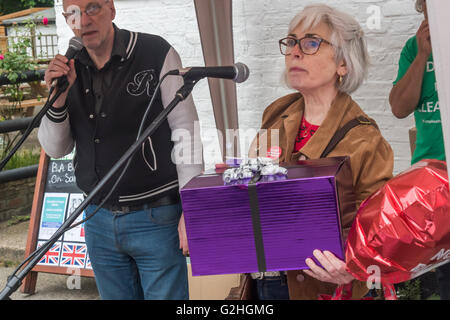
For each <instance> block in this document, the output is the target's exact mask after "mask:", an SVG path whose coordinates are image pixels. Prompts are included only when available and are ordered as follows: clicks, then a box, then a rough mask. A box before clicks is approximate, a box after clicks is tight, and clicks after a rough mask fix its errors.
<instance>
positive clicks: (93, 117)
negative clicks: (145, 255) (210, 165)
mask: <svg viewBox="0 0 450 320" xmlns="http://www.w3.org/2000/svg"><path fill="white" fill-rule="evenodd" d="M114 29H115V36H114V47H113V52H112V56H111V60H110V61H109V62H108V63H107V64H106V65H105V67H104V68H112V73H110V74H111V75H112V76H111V79H109V83H108V88H106V89H105V88H104V91H103V92H102V96H101V97H99V96H96V95H97V92H99V91H98V90H94V88H93V73H94V72H99V71H98V70H96V67H95V65H94V64H93V62H92V61H91V60H90V58H89V56H88V54H87V51H86V49H83V50H81V51H80V53H79V54H77V55H76V57H75V68H76V72H77V80H76V81H75V83H74V85H73V86H72V88H71V89H70V91H69V94H68V98H67V100H66V105H65V107H64V108H62V109H61V108H60V109H57V108H53V107H52V108H50V110H49V112H48V113H47V115H46V116H45V117H44V118H43V120H42V123H41V125H40V128H39V132H38V137H39V140H40V142H41V144H42V146H43V148H44V150H45V151H46V153H47V154H49V155H50V156H52V157H54V158H59V157H61V156H63V155H65V154H67V153H70V152H71V151H72V149H73V147H74V146H76V148H75V157H74V167H75V176H76V180H77V185H78V186H79V187H80V189H81V190H83V191H84V192H85V193H86V194H88V193H89V192H90V191H92V189H93V188H94V187H95V186H96V185H97V184H98V182H99V181H100V180H101V179H102V178H103V177H104V176H105V175H106V174H107V173H108V172H109V170H110V169H111V167H112V166H113V165H114V164H115V163H116V162H117V160H118V159H119V158H120V157H121V156H122V155H123V154H124V153H125V151H126V150H127V149H128V148H129V147H130V146H131V145H132V144H133V143H134V142H135V140H136V136H137V132H138V129H139V125H140V123H141V120H142V118H143V115H144V112H145V110H146V109H147V106H148V105H149V102H150V99H151V98H152V97H153V95H154V93H155V88H156V86H157V84H158V81H159V79H160V78H161V77H162V76H163V75H164V74H165V73H166V72H167V71H169V70H173V69H178V68H181V67H182V66H181V61H180V58H179V56H178V54H177V53H176V51H175V50H174V49H173V48H172V47H171V46H170V45H169V44H168V43H167V42H166V41H165V40H164V39H162V38H161V37H159V36H156V35H150V34H143V33H136V32H130V31H127V30H121V29H118V28H117V27H116V26H114ZM104 68H103V69H104ZM103 69H102V70H103ZM100 72H101V70H100ZM182 84H183V80H182V79H181V78H179V77H173V76H170V77H168V78H166V80H165V81H164V82H163V84H162V85H161V91H160V92H159V93H158V94H157V96H156V99H155V103H154V104H153V106H152V109H151V111H150V113H149V116H148V118H147V121H146V123H145V126H144V128H146V127H148V125H149V124H150V123H151V122H152V121H153V120H154V119H155V118H156V116H157V115H158V114H159V113H160V112H161V111H162V110H163V108H164V107H165V106H167V105H168V104H169V103H170V101H171V100H172V99H173V98H174V97H175V93H176V91H177V90H178V89H179V88H180V87H181V86H182ZM100 98H101V100H100V101H101V103H100V104H98V103H96V101H97V100H96V99H100ZM195 125H197V126H198V116H197V113H196V110H195V106H194V103H193V99H192V96H189V98H188V99H186V100H185V101H184V102H182V103H180V104H179V105H178V106H177V107H176V108H175V109H174V110H173V111H172V112H171V114H170V115H169V117H168V120H166V121H165V122H164V123H163V124H162V125H161V126H160V127H159V129H158V130H157V131H156V132H155V133H154V134H153V135H152V136H151V137H149V138H148V139H147V140H146V142H145V143H144V144H143V145H142V146H141V148H140V150H139V151H138V152H137V153H136V154H135V155H134V157H133V160H132V162H131V165H130V166H129V168H128V170H127V172H126V174H125V175H124V177H123V178H122V180H121V182H120V183H119V185H118V187H117V188H116V190H115V191H114V193H113V194H112V196H111V198H110V200H109V201H108V203H111V204H117V205H122V206H124V205H139V204H144V203H148V202H151V201H153V200H157V199H158V198H161V197H163V196H166V195H169V194H175V193H178V191H179V188H181V187H182V186H183V185H184V184H186V183H187V182H188V181H189V180H190V179H191V178H192V177H194V176H196V175H198V174H200V173H201V171H202V169H203V162H202V156H201V153H202V150H201V142H200V137H199V136H198V134H197V136H195V135H194V132H199V130H194V126H195ZM175 130H183V131H182V132H183V133H184V134H185V135H189V136H190V137H189V138H190V145H188V146H189V147H190V148H187V149H186V150H184V152H191V157H185V158H184V160H185V162H187V161H189V162H188V163H177V161H176V160H177V159H176V155H174V156H173V157H172V150H173V149H174V146H176V144H178V143H182V144H183V147H185V146H186V141H172V140H171V138H172V134H173V132H174V131H175ZM174 136H177V137H179V136H180V135H174ZM178 149H179V148H178ZM199 154H200V156H199ZM186 159H187V161H186ZM173 160H175V163H174V161H173ZM117 177H118V174H116V175H115V176H114V177H113V178H112V179H111V180H110V182H109V183H108V184H107V185H106V186H105V187H104V188H103V189H102V192H101V194H100V195H99V196H98V197H96V198H95V201H94V203H98V202H100V200H101V199H102V198H103V196H104V195H106V194H107V193H108V192H109V191H110V189H111V187H112V185H113V184H114V182H115V181H116V179H117Z"/></svg>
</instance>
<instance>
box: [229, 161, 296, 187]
mask: <svg viewBox="0 0 450 320" xmlns="http://www.w3.org/2000/svg"><path fill="white" fill-rule="evenodd" d="M287 173H288V170H287V169H286V168H283V167H280V166H279V165H278V164H274V163H273V162H272V159H270V158H261V157H259V158H256V159H255V158H251V159H247V160H245V161H243V162H242V163H241V164H240V166H239V168H231V169H227V170H225V172H224V173H223V181H224V182H226V183H229V182H231V181H236V180H242V179H251V178H253V177H254V176H255V175H256V174H259V175H261V176H274V175H284V176H286V175H287Z"/></svg>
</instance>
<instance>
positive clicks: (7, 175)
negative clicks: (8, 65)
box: [0, 70, 44, 183]
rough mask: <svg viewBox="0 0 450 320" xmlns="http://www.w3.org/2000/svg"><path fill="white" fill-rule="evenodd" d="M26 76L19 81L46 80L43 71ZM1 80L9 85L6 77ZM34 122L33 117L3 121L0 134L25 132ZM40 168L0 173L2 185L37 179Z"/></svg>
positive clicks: (26, 73) (26, 168) (32, 167)
mask: <svg viewBox="0 0 450 320" xmlns="http://www.w3.org/2000/svg"><path fill="white" fill-rule="evenodd" d="M25 75H26V76H25V77H23V78H20V79H19V82H28V81H35V80H43V78H44V72H43V71H42V70H40V71H39V72H36V71H27V72H25ZM0 80H1V84H2V85H3V84H7V83H8V79H7V78H6V76H5V75H0ZM32 121H33V117H29V118H21V119H16V120H5V121H1V122H0V134H2V133H7V132H12V131H17V130H25V129H26V128H28V126H29V125H30V123H31V122H32ZM38 126H39V124H38V123H37V124H36V125H35V127H38ZM0 161H1V159H0ZM38 167H39V165H32V166H28V167H23V168H17V169H12V170H6V171H0V183H5V182H9V181H15V180H19V179H24V178H30V177H35V176H36V174H37V170H38Z"/></svg>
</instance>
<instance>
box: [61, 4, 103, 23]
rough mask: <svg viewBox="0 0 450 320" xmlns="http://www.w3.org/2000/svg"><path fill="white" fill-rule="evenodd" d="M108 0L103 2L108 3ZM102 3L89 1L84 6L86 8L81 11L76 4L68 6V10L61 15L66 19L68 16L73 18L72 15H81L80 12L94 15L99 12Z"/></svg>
mask: <svg viewBox="0 0 450 320" xmlns="http://www.w3.org/2000/svg"><path fill="white" fill-rule="evenodd" d="M108 2H109V0H105V3H108ZM102 7H103V5H101V4H100V3H98V2H90V3H88V5H87V6H86V9H84V11H81V9H80V7H78V6H70V7H69V8H68V9H69V10H70V9H71V10H70V11H69V12H63V16H64V18H66V20H68V19H69V18H73V17H81V15H82V13H85V14H86V15H88V16H90V17H92V16H96V15H97V14H99V13H100V11H101V10H102Z"/></svg>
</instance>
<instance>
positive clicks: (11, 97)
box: [0, 22, 37, 158]
mask: <svg viewBox="0 0 450 320" xmlns="http://www.w3.org/2000/svg"><path fill="white" fill-rule="evenodd" d="M35 27H36V25H35V23H33V22H28V23H27V24H26V25H25V26H22V28H21V29H19V28H18V27H16V28H15V35H16V37H15V38H14V41H11V42H10V44H9V46H8V51H7V52H0V54H1V58H2V59H0V73H2V74H7V77H8V79H9V81H10V82H11V84H8V85H3V86H2V87H1V93H2V96H3V97H2V99H3V100H5V99H7V100H8V101H7V102H6V103H2V104H0V121H3V120H10V119H12V117H13V115H14V114H15V112H16V110H17V108H20V105H21V102H22V101H23V100H24V89H23V87H22V86H21V81H18V80H20V79H19V78H20V77H22V76H24V72H25V71H28V70H36V69H37V64H36V63H35V62H34V60H33V58H32V57H31V56H30V55H29V53H28V50H29V49H30V48H31V47H32V41H31V36H32V34H33V33H34V32H32V31H33V30H34V29H35ZM18 136H19V135H18V134H16V135H15V136H12V134H10V133H5V134H2V135H1V136H0V155H2V156H3V157H4V156H5V155H6V154H8V151H9V150H10V149H11V148H12V146H13V145H14V142H15V141H16V140H17V138H18ZM3 157H2V158H3Z"/></svg>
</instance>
